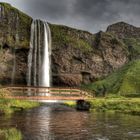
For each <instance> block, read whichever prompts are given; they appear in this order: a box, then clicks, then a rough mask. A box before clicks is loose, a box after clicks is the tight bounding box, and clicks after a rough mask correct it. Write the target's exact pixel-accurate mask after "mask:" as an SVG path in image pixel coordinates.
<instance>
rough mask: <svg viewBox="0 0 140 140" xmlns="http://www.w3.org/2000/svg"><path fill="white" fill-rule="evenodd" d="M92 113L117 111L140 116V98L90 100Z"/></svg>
mask: <svg viewBox="0 0 140 140" xmlns="http://www.w3.org/2000/svg"><path fill="white" fill-rule="evenodd" d="M90 103H91V110H92V111H115V112H121V113H128V114H133V115H140V98H123V97H122V98H95V99H92V100H90Z"/></svg>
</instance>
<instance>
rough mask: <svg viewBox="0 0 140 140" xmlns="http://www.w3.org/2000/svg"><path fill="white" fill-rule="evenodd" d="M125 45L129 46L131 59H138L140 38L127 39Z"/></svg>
mask: <svg viewBox="0 0 140 140" xmlns="http://www.w3.org/2000/svg"><path fill="white" fill-rule="evenodd" d="M123 41H124V43H125V44H126V45H127V46H128V50H129V53H130V57H131V58H132V59H133V58H137V57H138V56H140V39H139V38H125V39H123Z"/></svg>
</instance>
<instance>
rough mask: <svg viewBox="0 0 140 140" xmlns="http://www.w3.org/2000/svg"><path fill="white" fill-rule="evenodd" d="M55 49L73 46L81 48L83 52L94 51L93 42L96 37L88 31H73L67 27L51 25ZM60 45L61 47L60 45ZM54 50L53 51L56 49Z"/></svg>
mask: <svg viewBox="0 0 140 140" xmlns="http://www.w3.org/2000/svg"><path fill="white" fill-rule="evenodd" d="M50 28H51V33H52V40H53V42H52V43H53V45H52V46H53V47H54V48H55V49H57V47H60V46H61V47H66V46H68V45H69V46H72V47H74V48H79V49H80V50H81V51H83V52H89V51H91V50H92V42H93V41H94V39H95V36H94V35H92V34H90V33H89V32H86V31H81V30H77V29H73V28H70V27H67V26H62V25H55V24H50ZM58 44H59V45H58ZM54 48H53V49H54Z"/></svg>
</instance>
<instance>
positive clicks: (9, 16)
mask: <svg viewBox="0 0 140 140" xmlns="http://www.w3.org/2000/svg"><path fill="white" fill-rule="evenodd" d="M0 5H1V6H2V9H1V10H2V22H1V23H0V30H1V34H2V35H3V36H5V37H4V38H2V39H1V42H0V44H2V45H3V44H7V45H8V46H10V47H16V48H28V47H29V40H30V26H31V22H32V18H31V17H29V16H28V15H26V14H24V13H23V12H21V11H19V10H18V9H16V8H14V7H12V6H11V5H10V4H7V3H2V2H0ZM3 36H2V37H3ZM0 38H1V35H0Z"/></svg>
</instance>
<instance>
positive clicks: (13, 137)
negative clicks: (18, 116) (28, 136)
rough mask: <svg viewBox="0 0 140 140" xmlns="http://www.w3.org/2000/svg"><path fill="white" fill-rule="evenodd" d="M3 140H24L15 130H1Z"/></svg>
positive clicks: (0, 134) (0, 137) (0, 135)
mask: <svg viewBox="0 0 140 140" xmlns="http://www.w3.org/2000/svg"><path fill="white" fill-rule="evenodd" d="M0 139H1V140H22V134H21V132H20V131H19V130H17V129H15V128H10V129H0Z"/></svg>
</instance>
